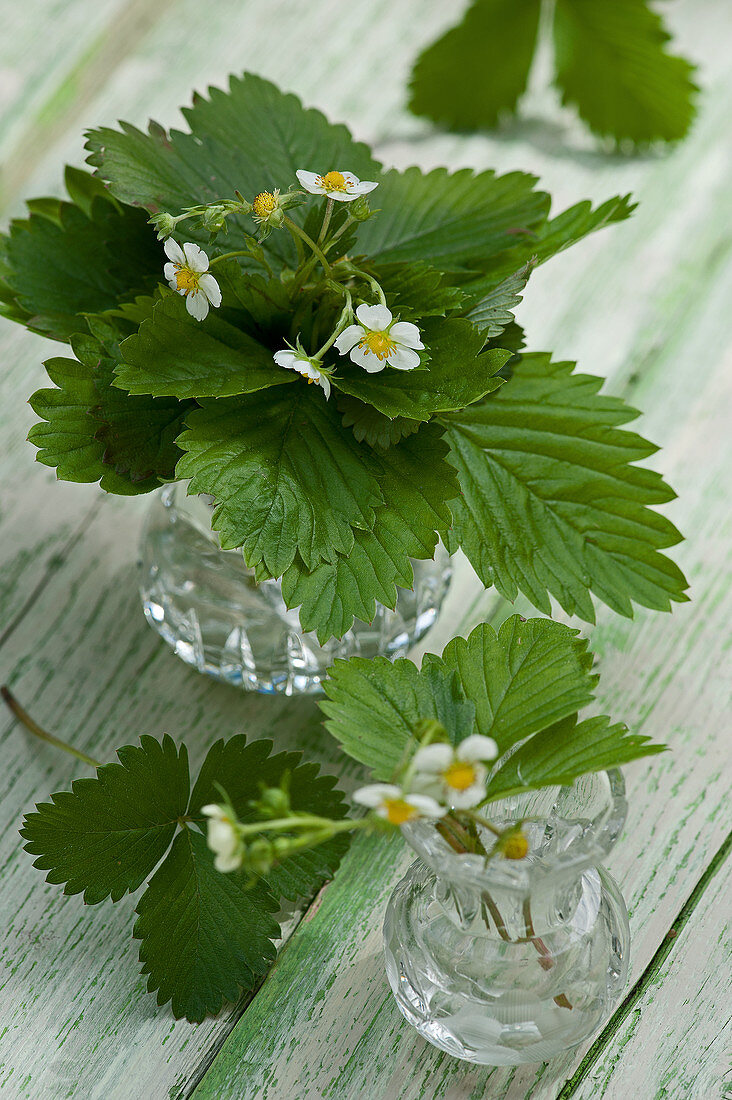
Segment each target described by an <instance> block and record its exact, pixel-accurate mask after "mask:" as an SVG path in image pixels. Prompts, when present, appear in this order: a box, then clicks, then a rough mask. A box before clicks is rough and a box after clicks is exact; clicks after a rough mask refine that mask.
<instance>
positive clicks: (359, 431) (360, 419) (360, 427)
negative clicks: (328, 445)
mask: <svg viewBox="0 0 732 1100" xmlns="http://www.w3.org/2000/svg"><path fill="white" fill-rule="evenodd" d="M338 408H339V409H340V411H341V412H342V413H343V423H344V425H345V427H346V428H351V430H352V431H353V434H354V436H355V437H356V439H357V440H358V442H359V443H362V442H363V441H364V440H365V441H366V442H367V443H368V445H369V446H370V447H376V448H377V449H378V450H381V451H385V450H387V449H388V448H389V447H392V446H393V445H394V444H395V443H398V442H399V440H400V439H403V438H404V436H407V435H413V434H414V432H416V431H417V430H418V429H419V426H420V424H421V423H422V421H420V420H409V419H408V417H406V416H395V417H394V418H393V419H391V418H390V417H388V416H384V414H383V413H380V412H379V410H378V409H375V408H374V407H373V405H364V403H363V401H358V400H357V399H356V398H355V397H349V396H348V394H345V393H344V394H341V395H340V396H339V398H338Z"/></svg>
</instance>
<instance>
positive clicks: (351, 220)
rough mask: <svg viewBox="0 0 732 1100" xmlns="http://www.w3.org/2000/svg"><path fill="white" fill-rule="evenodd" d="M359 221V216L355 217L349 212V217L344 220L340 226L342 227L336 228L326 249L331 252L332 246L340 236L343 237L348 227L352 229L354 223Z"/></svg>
mask: <svg viewBox="0 0 732 1100" xmlns="http://www.w3.org/2000/svg"><path fill="white" fill-rule="evenodd" d="M357 221H358V218H354V217H353V215H352V214H349V215H348V217H347V218H346V220H345V221H344V223H343V225H342V226H341V227H340V229H338V230H336V232H335V233H334V234H333V236H332V237H331V238H330V240H329V241H328V244H327V245H326V247H325V251H326V252H330V250H331V248H332V247H333V245H334V244H335V243H336V241H337V240H338V238H339V237H342V236H343V234H344V233H345V232H346V231H347V230H348V229H350V228H351V226H352V225H355V224H356V223H357Z"/></svg>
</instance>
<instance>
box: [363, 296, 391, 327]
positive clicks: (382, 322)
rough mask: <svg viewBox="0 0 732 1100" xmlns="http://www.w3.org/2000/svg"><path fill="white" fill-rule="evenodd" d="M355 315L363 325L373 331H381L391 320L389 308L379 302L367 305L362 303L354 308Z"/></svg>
mask: <svg viewBox="0 0 732 1100" xmlns="http://www.w3.org/2000/svg"><path fill="white" fill-rule="evenodd" d="M356 317H357V318H358V320H359V321H360V322H361V324H362V325H363V326H364V328H368V329H371V330H372V331H374V332H383V331H384V329H386V328H388V327H389V325H390V324H391V322H392V315H391V310H389V309H387V308H386V306H382V305H381V304H379V305H376V306H367V305H366V303H365V302H364V303H362V304H361V305H360V306H359V307H358V309H357V310H356Z"/></svg>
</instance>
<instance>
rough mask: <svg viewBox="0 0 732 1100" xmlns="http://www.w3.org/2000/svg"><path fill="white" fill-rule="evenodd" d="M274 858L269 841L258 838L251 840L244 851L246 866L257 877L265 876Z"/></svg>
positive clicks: (272, 846)
mask: <svg viewBox="0 0 732 1100" xmlns="http://www.w3.org/2000/svg"><path fill="white" fill-rule="evenodd" d="M274 858H275V851H274V845H273V844H272V841H271V840H266V839H265V838H264V837H260V838H259V839H258V840H253V841H252V843H251V844H250V845H249V847H248V848H247V851H246V866H247V868H248V869H249V870H250V871H253V872H254V873H255V874H257V875H266V874H267V872H268V871H270V870H271V869H272V864H273V862H274Z"/></svg>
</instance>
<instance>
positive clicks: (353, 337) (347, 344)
mask: <svg viewBox="0 0 732 1100" xmlns="http://www.w3.org/2000/svg"><path fill="white" fill-rule="evenodd" d="M362 337H363V329H362V328H361V326H360V325H349V326H348V328H344V330H343V332H342V333H341V334H340V336H338V337H337V339H336V342H335V346H336V347H337V348H338V350H339V352H340V353H341V355H347V354H348V352H349V351H350V350H351V348H352V347H355V346H356V344H357V343H358V342H359V340H360V339H361V338H362Z"/></svg>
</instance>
